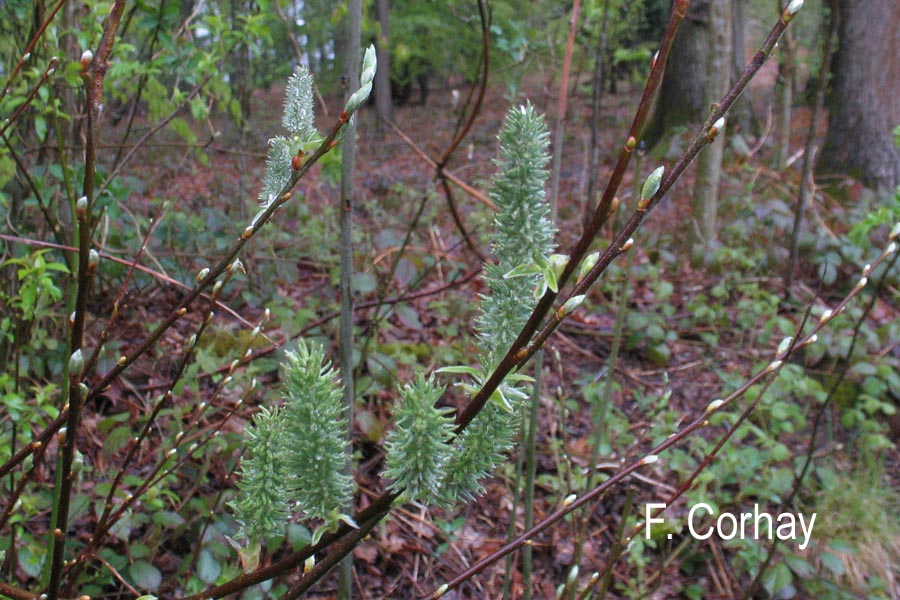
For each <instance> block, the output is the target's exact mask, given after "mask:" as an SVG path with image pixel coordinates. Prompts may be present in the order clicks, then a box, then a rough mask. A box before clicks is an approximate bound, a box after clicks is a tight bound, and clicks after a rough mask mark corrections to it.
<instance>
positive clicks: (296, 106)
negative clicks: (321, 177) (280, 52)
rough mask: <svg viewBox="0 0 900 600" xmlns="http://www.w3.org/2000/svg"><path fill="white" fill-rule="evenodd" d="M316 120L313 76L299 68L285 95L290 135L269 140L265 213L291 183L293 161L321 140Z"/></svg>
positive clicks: (263, 197) (261, 197)
mask: <svg viewBox="0 0 900 600" xmlns="http://www.w3.org/2000/svg"><path fill="white" fill-rule="evenodd" d="M314 118H315V114H314V113H313V80H312V75H311V74H310V73H309V70H308V69H307V68H306V67H304V66H299V67H297V68H296V69H294V74H293V75H291V77H290V78H289V79H288V83H287V87H286V88H285V92H284V117H283V118H282V121H281V122H282V125H284V128H285V129H287V130H288V132H289V133H290V135H289V136H288V137H283V136H276V137H274V138H272V139H270V140H269V152H268V155H267V157H266V173H265V175H263V187H262V190H261V191H260V193H259V203H260V207H261V208H262V209H263V210H265V209H266V208H267V207H268V206H269V205H270V204H271V203H272V202H273V201H274V200H275V199H276V198H277V197H278V195H279V194H280V193H281V191H282V190H283V189H284V187H285V186H286V185H287V184H288V182H289V181H290V179H291V159H292V158H293V157H294V156H296V155H297V153H298V152H299V151H301V150H303V149H304V148H305V147H306V146H307V145H309V144H310V143H312V142H315V141H316V140H317V139H318V137H319V132H318V130H316V127H315V125H314V123H313V121H314Z"/></svg>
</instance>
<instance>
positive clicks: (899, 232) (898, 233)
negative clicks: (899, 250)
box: [888, 221, 900, 241]
mask: <svg viewBox="0 0 900 600" xmlns="http://www.w3.org/2000/svg"><path fill="white" fill-rule="evenodd" d="M888 238H889V239H890V240H891V241H893V240H896V239H897V238H900V221H898V222H897V223H896V224H895V225H894V228H893V229H891V233H890V235H889V236H888Z"/></svg>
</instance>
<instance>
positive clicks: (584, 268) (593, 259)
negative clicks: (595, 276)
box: [578, 252, 600, 281]
mask: <svg viewBox="0 0 900 600" xmlns="http://www.w3.org/2000/svg"><path fill="white" fill-rule="evenodd" d="M599 260H600V253H599V252H592V253H590V254H588V255H587V256H586V257H585V259H584V260H583V261H581V268H580V269H579V270H578V281H581V280H582V279H584V276H585V275H587V274H588V273H590V271H591V269H593V268H594V267H595V266H596V264H597V261H599Z"/></svg>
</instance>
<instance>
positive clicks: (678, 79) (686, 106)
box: [642, 0, 728, 147]
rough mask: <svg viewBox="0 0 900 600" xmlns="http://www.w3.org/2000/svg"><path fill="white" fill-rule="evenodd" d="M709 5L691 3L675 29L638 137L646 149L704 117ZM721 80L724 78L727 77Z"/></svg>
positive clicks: (697, 0)
mask: <svg viewBox="0 0 900 600" xmlns="http://www.w3.org/2000/svg"><path fill="white" fill-rule="evenodd" d="M718 1H719V0H716V1H715V2H713V4H715V3H718ZM710 3H711V1H710V0H695V1H694V2H691V4H690V8H688V13H687V16H686V18H685V20H684V22H683V23H682V24H681V27H680V28H679V30H678V35H677V36H676V38H675V42H674V43H673V44H672V50H671V52H670V54H669V60H668V62H667V63H666V72H665V75H664V76H663V81H662V85H661V86H660V90H659V99H658V100H657V103H656V109H655V110H654V112H653V118H652V119H651V120H650V122H649V123H648V124H647V126H646V128H645V129H644V135H643V136H642V137H643V138H644V140H645V141H646V142H647V146H648V147H653V146H655V145H656V144H657V143H658V142H659V141H660V140H661V139H662V138H663V136H664V135H665V134H666V133H667V132H668V131H669V130H671V129H672V128H673V127H677V126H679V125H686V124H688V123H700V122H701V121H702V120H703V119H704V118H705V117H706V114H707V112H708V110H709V103H708V99H707V94H706V88H707V85H706V78H707V58H708V57H709V55H710V38H709V26H710V23H709V12H710ZM725 79H726V80H727V79H728V76H727V75H726V77H725Z"/></svg>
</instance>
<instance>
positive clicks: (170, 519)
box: [151, 510, 184, 527]
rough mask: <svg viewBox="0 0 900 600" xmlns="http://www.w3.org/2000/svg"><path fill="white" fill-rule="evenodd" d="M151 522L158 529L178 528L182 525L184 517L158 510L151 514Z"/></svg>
mask: <svg viewBox="0 0 900 600" xmlns="http://www.w3.org/2000/svg"><path fill="white" fill-rule="evenodd" d="M151 519H153V522H154V523H156V524H157V525H159V526H160V527H178V526H180V525H184V517H182V516H181V515H179V514H178V513H176V512H172V511H170V510H160V511H156V512H155V513H153V516H152V517H151Z"/></svg>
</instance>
